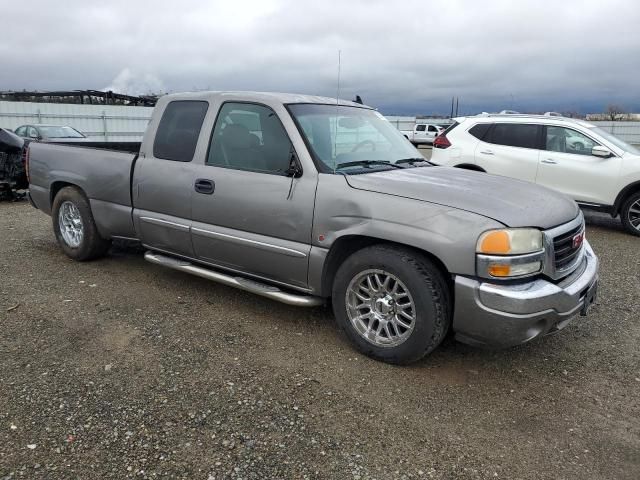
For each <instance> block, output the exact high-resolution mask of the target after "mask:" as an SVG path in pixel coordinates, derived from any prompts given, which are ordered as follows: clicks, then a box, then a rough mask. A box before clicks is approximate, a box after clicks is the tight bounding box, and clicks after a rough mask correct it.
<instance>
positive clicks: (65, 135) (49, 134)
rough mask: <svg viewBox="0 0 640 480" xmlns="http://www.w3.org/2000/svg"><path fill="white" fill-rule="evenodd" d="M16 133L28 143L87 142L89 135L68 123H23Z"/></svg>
mask: <svg viewBox="0 0 640 480" xmlns="http://www.w3.org/2000/svg"><path fill="white" fill-rule="evenodd" d="M15 132H16V135H18V136H20V137H22V138H24V139H25V140H26V141H27V143H28V142H32V141H38V142H47V143H70V142H85V141H87V137H85V136H84V135H83V134H82V133H80V132H79V131H78V130H76V129H75V128H72V127H69V126H66V125H44V124H37V125H22V126H20V127H18V128H16V129H15Z"/></svg>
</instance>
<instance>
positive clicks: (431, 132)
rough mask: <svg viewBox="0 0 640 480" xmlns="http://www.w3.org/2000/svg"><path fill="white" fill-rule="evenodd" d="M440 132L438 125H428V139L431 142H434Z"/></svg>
mask: <svg viewBox="0 0 640 480" xmlns="http://www.w3.org/2000/svg"><path fill="white" fill-rule="evenodd" d="M438 133H439V130H438V127H436V126H435V125H428V126H427V139H428V140H429V141H430V142H433V139H434V138H436V137H437V136H438Z"/></svg>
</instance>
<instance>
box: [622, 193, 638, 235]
mask: <svg viewBox="0 0 640 480" xmlns="http://www.w3.org/2000/svg"><path fill="white" fill-rule="evenodd" d="M620 218H621V219H622V225H623V226H624V228H625V230H626V231H627V232H629V233H631V234H632V235H637V236H640V192H636V193H633V194H631V195H630V196H629V197H628V198H627V199H626V200H625V202H624V203H623V204H622V209H621V210H620Z"/></svg>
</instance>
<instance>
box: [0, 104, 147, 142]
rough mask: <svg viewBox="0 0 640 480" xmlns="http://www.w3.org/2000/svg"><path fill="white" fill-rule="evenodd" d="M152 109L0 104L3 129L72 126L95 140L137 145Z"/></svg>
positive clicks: (111, 106) (110, 106)
mask: <svg viewBox="0 0 640 480" xmlns="http://www.w3.org/2000/svg"><path fill="white" fill-rule="evenodd" d="M152 111H153V108H152V107H124V106H115V105H80V104H78V105H76V104H64V103H32V102H2V101H0V127H4V128H10V129H12V130H13V129H15V128H17V127H19V126H20V125H24V124H38V123H52V124H55V125H69V126H71V127H73V128H75V129H77V130H79V131H81V132H82V133H84V134H85V135H86V136H87V137H89V138H91V139H92V140H100V141H107V142H109V141H111V142H136V141H141V140H142V135H143V134H144V131H145V129H146V128H147V123H149V119H150V118H151V112H152Z"/></svg>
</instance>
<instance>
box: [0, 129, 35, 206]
mask: <svg viewBox="0 0 640 480" xmlns="http://www.w3.org/2000/svg"><path fill="white" fill-rule="evenodd" d="M24 152H25V150H24V141H23V140H22V138H20V137H18V136H17V135H15V134H14V133H13V132H11V131H9V130H6V129H4V128H0V200H16V199H19V198H20V197H22V196H24V194H20V193H18V192H17V191H18V190H25V189H27V188H28V187H29V182H28V180H27V174H26V169H25V155H24Z"/></svg>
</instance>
